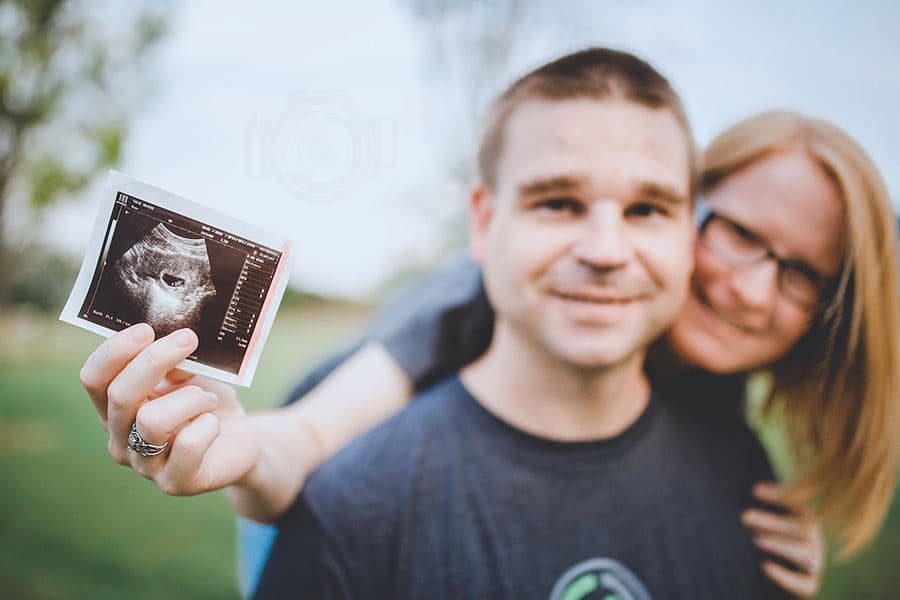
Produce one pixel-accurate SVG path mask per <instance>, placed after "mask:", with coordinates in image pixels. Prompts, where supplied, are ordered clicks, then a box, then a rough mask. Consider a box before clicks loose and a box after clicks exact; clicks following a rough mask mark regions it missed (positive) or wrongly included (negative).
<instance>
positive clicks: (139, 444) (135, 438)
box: [128, 423, 169, 456]
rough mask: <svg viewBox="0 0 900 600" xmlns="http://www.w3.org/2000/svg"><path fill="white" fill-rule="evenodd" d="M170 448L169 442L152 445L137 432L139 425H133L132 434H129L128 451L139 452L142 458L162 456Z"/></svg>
mask: <svg viewBox="0 0 900 600" xmlns="http://www.w3.org/2000/svg"><path fill="white" fill-rule="evenodd" d="M168 447H169V442H168V441H166V443H164V444H151V443H149V442H147V441H145V440H144V436H142V435H141V434H140V433H139V432H138V430H137V423H132V424H131V432H130V433H129V434H128V451H129V452H137V453H138V454H140V455H141V456H156V455H157V454H162V453H163V452H165V451H166V448H168Z"/></svg>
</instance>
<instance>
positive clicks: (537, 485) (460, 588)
mask: <svg viewBox="0 0 900 600" xmlns="http://www.w3.org/2000/svg"><path fill="white" fill-rule="evenodd" d="M681 400H684V399H678V398H673V399H672V400H664V399H662V398H660V397H654V398H652V399H651V401H650V403H649V405H648V407H647V409H646V410H645V411H644V413H643V414H642V415H641V416H640V417H639V419H638V420H637V421H636V422H635V423H634V424H633V425H632V426H631V427H629V428H628V429H627V430H626V431H625V432H623V433H622V434H621V435H619V436H617V437H615V438H612V439H607V440H601V441H594V442H579V443H563V442H556V441H551V440H547V439H543V438H540V437H535V436H532V435H529V434H527V433H525V432H522V431H520V430H518V429H516V428H514V427H512V426H510V425H508V424H507V423H505V422H504V421H502V420H500V419H498V418H497V417H495V416H494V415H493V414H491V413H490V412H488V411H487V410H486V409H484V408H483V407H482V406H481V404H479V403H478V401H477V400H476V399H474V398H473V397H472V396H471V395H470V394H469V393H468V391H467V390H466V389H465V387H464V386H463V385H462V383H461V382H460V381H459V379H458V378H457V377H451V378H450V379H447V380H445V381H443V382H441V383H439V384H438V385H436V386H435V387H433V388H432V389H430V390H429V391H428V392H426V393H424V394H422V395H421V396H420V397H419V398H417V399H416V400H415V401H414V402H413V403H412V404H411V405H410V406H409V407H408V408H407V409H406V410H404V411H403V412H402V413H400V414H399V415H397V416H396V417H394V418H393V419H391V420H389V421H388V422H386V423H385V424H383V425H381V426H380V427H378V428H376V429H374V430H372V431H371V432H369V433H368V434H366V435H364V436H362V437H361V438H359V439H358V440H356V441H355V442H354V443H352V444H351V445H350V446H348V447H347V448H346V449H344V450H343V451H342V452H341V453H339V454H338V455H337V456H336V457H335V458H334V459H333V460H331V461H330V462H329V463H327V464H326V465H325V466H323V467H322V469H321V470H319V471H318V472H317V473H315V474H314V475H313V476H312V477H311V478H310V480H309V481H308V482H307V484H306V486H305V488H304V492H303V494H302V495H301V496H300V497H299V498H298V500H297V501H296V503H295V504H294V505H293V506H292V508H291V509H290V510H289V511H288V512H287V513H286V514H285V515H284V517H283V518H282V520H281V521H280V523H279V529H280V532H279V535H278V538H277V539H276V542H275V546H274V547H273V550H272V553H271V554H270V558H269V562H268V564H267V566H266V569H265V571H264V573H263V576H262V580H261V582H260V585H259V588H258V590H257V596H256V597H257V598H260V599H267V598H279V599H282V598H314V599H316V600H321V599H327V598H357V599H359V598H391V599H401V598H448V599H450V598H452V599H459V598H490V599H497V598H516V599H529V598H534V599H541V600H546V599H548V598H553V600H563V599H566V600H571V599H581V598H598V599H601V600H602V599H605V598H616V599H617V600H630V599H635V600H644V599H647V598H654V599H657V600H659V599H667V600H668V599H675V600H677V599H685V600H688V599H689V600H696V599H698V598H703V599H707V598H729V599H732V600H741V599H745V598H746V599H751V598H766V599H772V598H784V597H787V596H786V595H785V594H784V593H782V592H779V591H777V590H776V588H775V587H774V585H773V584H771V583H770V582H768V581H767V580H766V579H765V578H764V576H763V574H762V572H761V571H760V567H759V561H760V556H759V554H758V552H757V551H756V549H755V548H754V547H753V545H752V544H751V542H750V539H749V536H748V533H747V531H746V530H745V528H744V527H743V525H742V524H741V522H740V511H741V510H742V509H743V508H744V507H745V506H746V505H747V503H748V493H749V490H750V487H751V485H752V484H753V483H754V482H756V481H759V480H762V479H770V478H771V472H770V469H769V467H768V462H767V461H766V459H765V456H764V454H763V451H762V449H761V448H760V446H759V444H758V442H757V441H756V438H755V437H754V436H753V434H752V433H751V432H750V431H749V430H748V429H747V427H746V425H745V423H744V420H743V418H742V415H741V414H740V412H739V411H738V410H736V406H737V405H736V403H734V402H724V403H723V402H721V401H720V402H705V401H698V400H692V401H681ZM548 401H552V399H551V398H548Z"/></svg>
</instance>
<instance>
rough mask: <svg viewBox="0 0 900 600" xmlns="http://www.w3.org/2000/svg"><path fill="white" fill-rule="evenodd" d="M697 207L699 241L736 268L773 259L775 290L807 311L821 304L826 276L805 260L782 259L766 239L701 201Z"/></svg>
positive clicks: (826, 282) (825, 285)
mask: <svg viewBox="0 0 900 600" xmlns="http://www.w3.org/2000/svg"><path fill="white" fill-rule="evenodd" d="M698 210H699V211H701V212H702V214H701V219H702V220H701V221H700V234H699V237H700V243H701V244H703V246H704V247H705V248H706V249H707V250H709V251H710V252H712V253H713V254H714V255H715V256H716V257H717V258H719V259H721V260H722V261H723V262H726V263H728V264H729V265H731V266H733V267H736V268H738V269H742V268H746V267H749V266H751V265H754V264H757V263H759V262H761V261H764V260H772V261H773V262H775V264H776V265H777V267H778V289H779V291H780V292H781V293H782V294H784V296H785V297H786V298H787V299H789V300H790V301H791V302H793V303H795V304H797V305H798V306H800V307H801V308H803V309H805V310H808V311H815V310H817V309H818V308H820V307H821V305H822V299H823V295H824V293H825V290H826V288H827V287H828V284H829V280H828V279H827V278H825V277H823V276H822V275H820V274H819V273H817V272H816V271H815V270H814V269H813V268H812V267H810V266H809V265H807V264H806V263H803V262H801V261H796V260H788V259H784V258H781V257H780V256H778V255H777V254H776V253H775V252H774V251H773V250H772V248H771V247H770V246H769V244H768V242H766V240H765V239H763V238H762V237H760V236H759V235H757V234H756V233H754V232H752V231H750V230H749V229H747V228H745V227H743V226H742V225H740V224H739V223H736V222H735V221H732V220H731V219H729V218H728V217H726V216H724V215H722V214H719V213H717V212H715V211H713V210H711V209H710V208H709V207H708V206H707V205H705V204H704V203H701V204H700V205H699V206H698Z"/></svg>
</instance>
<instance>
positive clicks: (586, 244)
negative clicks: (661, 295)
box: [572, 203, 633, 269]
mask: <svg viewBox="0 0 900 600" xmlns="http://www.w3.org/2000/svg"><path fill="white" fill-rule="evenodd" d="M580 233H581V235H580V236H579V239H578V240H576V241H575V243H574V245H573V246H572V253H573V255H574V256H575V258H576V259H578V261H580V262H582V263H584V264H586V265H589V266H591V267H594V268H598V269H611V268H616V267H620V266H622V265H624V264H625V263H627V262H628V261H629V260H630V259H631V257H632V256H633V248H632V246H631V240H630V239H629V237H628V232H627V231H626V227H625V222H624V220H623V217H622V214H621V210H620V207H619V206H618V203H610V204H609V205H603V204H601V205H599V206H594V207H592V209H591V213H590V214H589V215H588V218H587V219H586V220H585V223H584V227H583V228H582V230H581V232H580Z"/></svg>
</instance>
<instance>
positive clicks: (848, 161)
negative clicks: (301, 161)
mask: <svg viewBox="0 0 900 600" xmlns="http://www.w3.org/2000/svg"><path fill="white" fill-rule="evenodd" d="M797 146H800V147H802V148H803V149H805V150H806V152H807V153H809V155H810V156H811V157H812V158H814V159H816V160H817V161H818V162H819V163H820V164H821V165H822V167H823V169H824V170H825V171H826V172H827V173H828V174H829V175H830V176H831V177H832V178H833V180H834V181H835V183H836V184H837V185H838V187H839V189H840V191H841V194H842V196H843V200H844V204H845V215H846V223H845V226H844V232H843V266H842V269H841V272H840V274H839V275H838V277H837V281H836V282H835V284H834V289H833V294H834V299H833V300H832V301H831V302H830V303H829V305H828V306H827V308H825V309H824V310H823V311H822V313H821V315H820V316H819V318H818V319H816V320H815V321H814V323H813V324H812V325H811V326H810V329H809V331H808V332H807V333H806V334H805V336H804V337H803V339H802V340H801V341H800V342H799V343H798V344H797V345H796V346H795V347H794V348H793V349H792V350H791V351H790V352H789V353H788V355H787V356H785V357H784V358H783V359H781V360H779V361H778V362H777V363H776V364H774V365H772V367H771V371H772V375H773V383H772V388H771V393H770V394H769V396H768V399H767V401H766V404H765V407H764V414H765V415H768V416H770V417H771V416H777V417H779V418H780V422H781V424H782V425H783V426H784V431H785V434H786V436H787V443H788V447H789V449H790V450H791V451H792V453H793V457H792V458H793V459H794V461H795V463H794V464H795V467H796V471H797V474H798V476H797V477H796V480H795V481H794V482H793V483H792V496H793V498H794V500H795V501H796V502H799V503H803V504H812V505H813V506H814V508H815V510H816V513H817V514H818V516H819V517H820V518H821V519H822V520H823V521H824V523H825V525H826V528H827V530H828V532H829V534H830V535H831V536H832V537H833V539H835V540H836V541H837V542H838V544H839V545H840V547H841V552H840V556H841V557H842V558H846V557H849V556H850V555H852V554H854V553H856V552H857V551H859V550H860V549H861V548H862V547H863V546H864V545H865V544H866V543H867V542H869V541H870V540H871V539H872V538H873V537H874V535H875V534H876V533H877V531H878V529H879V527H880V526H881V523H882V522H883V520H884V517H885V515H886V513H887V511H888V509H889V507H890V502H891V496H892V493H893V490H894V485H895V482H896V478H897V470H898V455H900V451H898V450H900V448H898V432H900V398H898V394H900V349H898V343H900V341H898V340H900V293H898V265H897V262H898V261H897V258H898V249H897V223H896V221H895V216H894V214H893V211H892V209H891V205H890V202H889V200H888V194H887V190H886V188H885V185H884V182H883V181H882V179H881V177H880V175H879V173H878V170H877V169H876V167H875V165H874V164H873V163H872V161H871V160H870V159H869V157H868V156H867V155H866V153H865V152H864V151H863V149H862V148H861V147H860V146H859V145H858V144H857V143H856V142H855V141H854V140H853V139H852V138H851V137H850V136H849V135H847V134H846V133H844V132H843V131H841V130H840V129H838V128H837V127H835V126H834V125H831V124H829V123H827V122H824V121H821V120H817V119H811V118H808V117H804V116H802V115H798V114H795V113H791V112H780V111H779V112H766V113H762V114H759V115H756V116H753V117H751V118H749V119H746V120H744V121H741V122H739V123H738V124H736V125H734V126H733V127H731V128H729V129H728V130H727V131H725V132H723V133H722V134H721V135H719V136H718V137H717V138H716V139H715V140H714V141H713V142H712V143H711V144H710V145H709V147H708V148H707V150H706V152H705V155H704V158H703V160H704V164H703V172H702V174H701V180H700V186H701V189H709V188H711V187H714V186H715V185H716V184H717V183H719V182H720V181H722V180H723V179H724V178H726V177H727V176H728V175H730V174H732V173H734V172H736V171H738V170H740V169H742V168H744V167H746V166H747V165H749V164H750V163H752V162H754V161H755V160H757V159H759V158H761V157H763V156H766V155H768V154H770V153H772V152H777V151H779V150H785V149H789V148H793V147H797Z"/></svg>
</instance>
